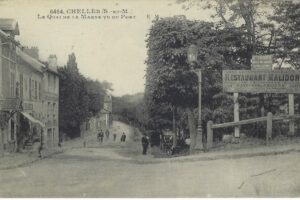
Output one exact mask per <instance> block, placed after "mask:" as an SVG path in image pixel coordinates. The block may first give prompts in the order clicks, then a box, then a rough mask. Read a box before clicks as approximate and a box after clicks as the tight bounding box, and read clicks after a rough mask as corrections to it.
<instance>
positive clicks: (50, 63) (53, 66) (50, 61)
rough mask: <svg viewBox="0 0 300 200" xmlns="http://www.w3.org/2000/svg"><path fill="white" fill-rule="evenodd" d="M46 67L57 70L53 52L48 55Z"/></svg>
mask: <svg viewBox="0 0 300 200" xmlns="http://www.w3.org/2000/svg"><path fill="white" fill-rule="evenodd" d="M48 67H49V68H50V69H52V70H55V71H57V57H56V55H55V54H51V55H49V58H48Z"/></svg>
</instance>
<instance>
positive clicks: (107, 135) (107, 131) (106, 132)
mask: <svg viewBox="0 0 300 200" xmlns="http://www.w3.org/2000/svg"><path fill="white" fill-rule="evenodd" d="M105 135H106V139H109V130H108V129H106V131H105Z"/></svg>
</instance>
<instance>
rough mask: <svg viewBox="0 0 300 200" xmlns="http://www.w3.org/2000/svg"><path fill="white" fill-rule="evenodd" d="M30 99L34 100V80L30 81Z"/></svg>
mask: <svg viewBox="0 0 300 200" xmlns="http://www.w3.org/2000/svg"><path fill="white" fill-rule="evenodd" d="M31 99H35V96H34V80H31Z"/></svg>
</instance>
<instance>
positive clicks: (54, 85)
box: [53, 76, 56, 92]
mask: <svg viewBox="0 0 300 200" xmlns="http://www.w3.org/2000/svg"><path fill="white" fill-rule="evenodd" d="M55 91H56V77H55V76H53V92H55Z"/></svg>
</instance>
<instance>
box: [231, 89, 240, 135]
mask: <svg viewBox="0 0 300 200" xmlns="http://www.w3.org/2000/svg"><path fill="white" fill-rule="evenodd" d="M238 98H239V93H233V102H234V113H233V116H234V121H235V122H238V121H240V105H239V101H238ZM234 137H236V138H239V137H240V126H235V127H234Z"/></svg>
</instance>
